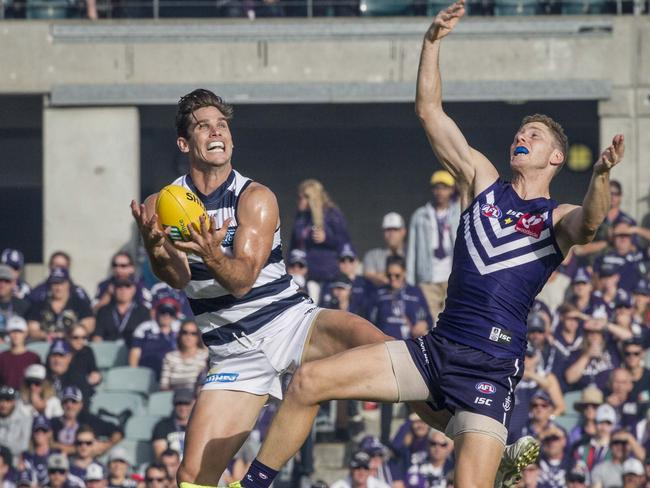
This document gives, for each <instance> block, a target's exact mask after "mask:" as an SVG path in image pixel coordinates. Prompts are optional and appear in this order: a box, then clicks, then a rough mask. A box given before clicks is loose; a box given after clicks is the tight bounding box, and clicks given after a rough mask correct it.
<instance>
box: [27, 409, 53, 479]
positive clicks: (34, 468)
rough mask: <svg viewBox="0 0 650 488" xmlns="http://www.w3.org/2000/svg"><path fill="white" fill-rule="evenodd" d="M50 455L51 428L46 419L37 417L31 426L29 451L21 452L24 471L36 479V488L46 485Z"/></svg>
mask: <svg viewBox="0 0 650 488" xmlns="http://www.w3.org/2000/svg"><path fill="white" fill-rule="evenodd" d="M50 454H52V426H51V424H50V421H49V419H48V418H47V417H44V416H43V415H39V416H38V417H35V418H34V422H33V424H32V438H31V443H30V445H29V449H28V450H26V451H23V453H22V462H23V463H24V466H25V469H26V470H27V471H30V472H31V473H32V478H36V480H37V482H38V486H43V485H44V484H45V483H47V459H48V457H49V456H50Z"/></svg>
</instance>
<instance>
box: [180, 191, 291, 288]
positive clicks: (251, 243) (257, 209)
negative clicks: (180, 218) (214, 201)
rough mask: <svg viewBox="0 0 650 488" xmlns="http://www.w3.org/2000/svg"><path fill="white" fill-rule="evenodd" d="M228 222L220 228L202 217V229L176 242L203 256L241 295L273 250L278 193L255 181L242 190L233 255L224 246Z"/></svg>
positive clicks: (227, 285) (218, 277)
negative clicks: (186, 240)
mask: <svg viewBox="0 0 650 488" xmlns="http://www.w3.org/2000/svg"><path fill="white" fill-rule="evenodd" d="M228 222H229V220H226V221H225V222H224V225H223V226H222V227H221V228H220V229H216V228H215V225H214V222H212V223H208V222H206V221H205V219H202V220H201V228H200V229H199V231H197V230H195V229H190V234H191V239H192V240H191V241H189V242H175V243H174V245H175V246H176V248H177V249H180V250H181V251H184V252H192V253H194V254H196V255H198V256H200V257H201V259H203V262H204V263H205V265H206V266H207V267H208V268H209V269H210V271H211V272H212V274H213V275H214V277H215V279H216V280H217V281H218V282H219V283H220V284H221V285H222V286H224V287H225V288H226V289H227V290H228V291H229V292H230V293H232V294H233V295H235V296H236V297H241V296H243V295H245V294H246V293H248V292H249V291H250V289H251V288H252V287H253V284H254V283H255V280H256V279H257V277H258V275H259V274H260V270H261V269H262V267H263V266H264V263H266V261H267V260H268V258H269V255H270V254H271V248H272V246H273V234H274V233H275V229H276V228H277V226H278V222H279V210H278V202H277V200H276V198H275V195H274V194H273V192H271V190H269V189H268V188H267V187H265V186H263V185H260V184H258V183H252V184H251V185H250V186H249V187H248V188H247V189H246V191H245V192H244V193H242V194H241V197H240V202H239V207H238V209H237V225H238V227H237V231H236V233H235V238H234V242H233V255H232V257H231V256H227V255H226V254H224V252H223V251H222V249H221V242H222V241H223V238H224V237H225V235H226V232H227V230H228Z"/></svg>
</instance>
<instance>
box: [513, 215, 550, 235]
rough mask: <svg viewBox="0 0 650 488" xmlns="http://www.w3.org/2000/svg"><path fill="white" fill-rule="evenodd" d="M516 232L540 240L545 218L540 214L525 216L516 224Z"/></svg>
mask: <svg viewBox="0 0 650 488" xmlns="http://www.w3.org/2000/svg"><path fill="white" fill-rule="evenodd" d="M515 230H516V231H517V232H521V233H522V234H526V235H528V236H531V237H534V238H535V239H538V238H539V236H540V234H541V233H542V231H543V230H544V218H543V217H542V216H541V215H539V214H536V215H531V214H528V213H527V214H524V215H522V216H521V217H519V220H518V221H517V223H516V224H515Z"/></svg>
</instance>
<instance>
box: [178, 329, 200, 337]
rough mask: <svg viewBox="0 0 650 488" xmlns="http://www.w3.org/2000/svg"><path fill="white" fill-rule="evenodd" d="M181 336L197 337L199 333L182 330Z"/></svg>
mask: <svg viewBox="0 0 650 488" xmlns="http://www.w3.org/2000/svg"><path fill="white" fill-rule="evenodd" d="M181 335H191V336H197V335H199V333H198V332H197V331H194V330H181Z"/></svg>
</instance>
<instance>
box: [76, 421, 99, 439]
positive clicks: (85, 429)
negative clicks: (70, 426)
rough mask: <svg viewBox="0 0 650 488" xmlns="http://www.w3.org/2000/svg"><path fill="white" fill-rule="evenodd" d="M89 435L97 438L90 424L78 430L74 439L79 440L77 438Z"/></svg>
mask: <svg viewBox="0 0 650 488" xmlns="http://www.w3.org/2000/svg"><path fill="white" fill-rule="evenodd" d="M87 433H90V434H92V435H93V437H94V438H97V436H96V435H95V431H94V430H93V428H92V427H91V426H90V425H88V424H83V425H81V426H80V427H79V428H78V429H77V432H75V434H74V439H75V440H77V438H78V437H79V434H87Z"/></svg>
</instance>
